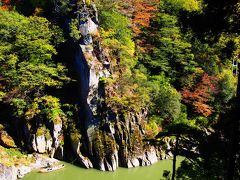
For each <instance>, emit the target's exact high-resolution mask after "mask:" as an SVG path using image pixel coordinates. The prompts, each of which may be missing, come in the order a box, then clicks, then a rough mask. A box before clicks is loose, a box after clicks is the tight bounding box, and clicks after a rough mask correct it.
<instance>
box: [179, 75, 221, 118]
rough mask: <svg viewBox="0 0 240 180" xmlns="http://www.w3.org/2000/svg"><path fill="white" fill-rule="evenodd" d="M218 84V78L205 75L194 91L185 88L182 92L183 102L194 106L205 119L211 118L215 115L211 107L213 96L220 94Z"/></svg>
mask: <svg viewBox="0 0 240 180" xmlns="http://www.w3.org/2000/svg"><path fill="white" fill-rule="evenodd" d="M216 82H217V78H216V77H214V76H210V75H208V74H207V73H204V74H203V75H202V77H201V81H200V82H199V83H197V84H196V86H195V87H194V88H192V90H189V89H187V88H183V90H182V92H181V93H182V97H183V101H184V102H185V103H187V104H189V105H192V106H193V108H194V110H195V111H196V112H197V113H199V114H202V115H204V116H205V117H208V116H210V115H211V114H212V113H213V108H212V107H211V106H210V105H209V101H210V99H211V97H212V95H213V94H217V93H218V89H217V87H216Z"/></svg>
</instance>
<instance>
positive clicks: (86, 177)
mask: <svg viewBox="0 0 240 180" xmlns="http://www.w3.org/2000/svg"><path fill="white" fill-rule="evenodd" d="M182 160H183V157H178V161H177V166H179V165H180V162H181V161H182ZM64 164H65V167H64V168H63V169H60V170H57V171H54V172H49V173H38V172H32V173H30V174H28V175H26V176H25V177H24V178H23V180H135V179H136V180H160V179H162V177H163V176H162V175H163V171H164V170H168V171H171V169H172V160H162V161H159V162H157V163H156V164H154V165H151V166H148V167H137V168H131V169H127V168H118V169H117V170H116V171H115V172H102V171H99V170H96V169H84V168H80V167H77V166H74V165H72V164H68V163H64Z"/></svg>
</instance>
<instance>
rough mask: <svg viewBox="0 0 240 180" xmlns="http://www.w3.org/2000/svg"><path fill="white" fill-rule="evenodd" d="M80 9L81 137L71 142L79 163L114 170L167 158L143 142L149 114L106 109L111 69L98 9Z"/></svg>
mask: <svg viewBox="0 0 240 180" xmlns="http://www.w3.org/2000/svg"><path fill="white" fill-rule="evenodd" d="M79 8H80V11H79V15H78V17H79V30H80V32H81V39H80V41H79V42H77V43H76V44H75V45H74V47H75V51H74V52H75V54H74V68H75V71H76V74H77V79H78V91H79V93H78V105H79V120H78V121H79V122H78V123H79V127H78V128H79V130H80V134H82V138H81V139H79V141H76V139H74V140H72V143H71V144H72V148H73V151H74V152H75V156H76V157H77V159H78V161H79V163H81V164H82V165H84V166H85V167H86V168H91V167H96V168H98V169H100V170H103V171H105V170H107V171H114V170H115V169H116V168H117V167H118V166H123V167H136V166H147V165H150V164H153V163H155V162H157V161H158V160H159V159H162V158H166V157H165V155H163V150H161V149H156V148H155V147H153V146H150V145H148V144H146V143H143V137H144V123H145V122H146V115H147V113H146V112H141V113H136V112H129V113H125V114H123V113H121V112H118V113H114V112H112V111H111V109H110V108H107V107H106V105H105V102H104V98H105V93H104V92H105V89H104V84H103V83H102V81H101V79H102V78H107V77H109V76H110V75H111V70H110V69H109V68H110V62H109V61H108V59H107V58H106V55H105V54H104V53H103V51H102V49H101V45H100V44H101V43H100V41H99V33H98V17H97V10H96V8H95V5H94V4H93V3H92V4H90V5H87V4H86V3H85V1H82V4H81V6H80V7H79ZM81 141H84V142H81Z"/></svg>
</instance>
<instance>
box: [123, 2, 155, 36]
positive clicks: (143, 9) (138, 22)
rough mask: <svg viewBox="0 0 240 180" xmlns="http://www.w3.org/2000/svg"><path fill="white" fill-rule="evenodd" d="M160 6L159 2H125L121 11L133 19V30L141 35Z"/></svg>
mask: <svg viewBox="0 0 240 180" xmlns="http://www.w3.org/2000/svg"><path fill="white" fill-rule="evenodd" d="M158 4H159V0H123V1H122V6H121V8H120V9H121V11H122V12H123V13H124V14H126V15H127V16H128V17H130V18H131V19H132V29H133V31H134V33H136V34H139V33H141V32H142V31H141V28H142V27H148V26H149V24H150V18H151V17H152V16H153V15H154V12H155V11H156V10H157V5H158Z"/></svg>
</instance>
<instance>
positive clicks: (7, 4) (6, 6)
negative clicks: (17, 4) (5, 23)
mask: <svg viewBox="0 0 240 180" xmlns="http://www.w3.org/2000/svg"><path fill="white" fill-rule="evenodd" d="M1 2H2V7H0V8H1V9H3V10H8V9H9V7H10V5H11V0H1Z"/></svg>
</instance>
